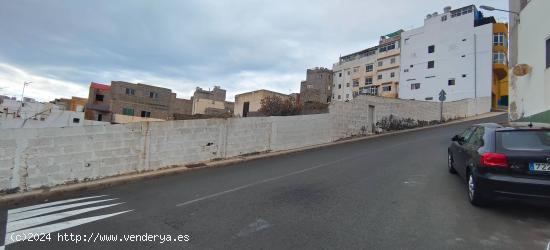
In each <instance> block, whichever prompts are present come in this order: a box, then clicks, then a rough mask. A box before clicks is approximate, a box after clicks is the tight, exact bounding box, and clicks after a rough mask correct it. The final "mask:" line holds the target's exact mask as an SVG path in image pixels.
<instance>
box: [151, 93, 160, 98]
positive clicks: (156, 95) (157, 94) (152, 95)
mask: <svg viewBox="0 0 550 250" xmlns="http://www.w3.org/2000/svg"><path fill="white" fill-rule="evenodd" d="M149 97H150V98H153V99H158V98H159V93H156V92H149Z"/></svg>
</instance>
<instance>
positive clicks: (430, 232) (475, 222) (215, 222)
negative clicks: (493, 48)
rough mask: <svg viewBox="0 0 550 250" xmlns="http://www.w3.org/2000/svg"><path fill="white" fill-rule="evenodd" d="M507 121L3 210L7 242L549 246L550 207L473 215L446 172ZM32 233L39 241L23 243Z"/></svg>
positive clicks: (526, 205)
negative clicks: (480, 136) (466, 143)
mask: <svg viewBox="0 0 550 250" xmlns="http://www.w3.org/2000/svg"><path fill="white" fill-rule="evenodd" d="M504 119H505V117H503V116H500V117H495V118H487V119H484V120H480V121H471V122H465V123H460V124H454V125H449V126H443V127H438V128H430V129H427V130H420V131H414V132H408V133H404V134H399V135H389V136H383V137H378V138H373V139H369V140H364V141H358V142H352V143H346V144H341V145H335V146H329V147H324V148H320V149H315V150H310V151H305V152H299V153H294V154H289V155H284V156H279V157H274V158H267V159H259V160H254V161H250V162H244V163H240V164H237V165H234V166H228V167H223V168H210V169H198V170H195V171H190V172H186V173H184V174H181V175H175V176H169V177H162V178H158V179H153V180H148V181H142V182H138V183H132V184H127V185H121V186H116V187H112V188H108V189H104V190H100V191H94V192H85V193H81V194H79V195H76V196H75V195H73V196H70V197H57V198H56V199H52V200H49V201H36V202H35V203H31V204H21V205H19V206H16V207H11V208H2V209H1V210H0V213H1V215H0V223H1V224H0V225H2V227H0V228H1V229H0V245H6V249H76V248H81V249H95V248H101V249H174V248H177V249H182V248H190V249H191V248H192V249H227V248H230V249H250V248H253V249H260V248H263V249H266V248H270V249H272V248H275V249H281V248H291V249H336V248H337V249H358V248H361V249H541V250H542V249H546V246H547V244H548V241H549V240H550V213H549V211H550V210H549V208H550V206H549V205H548V204H545V203H536V202H518V201H512V200H503V201H499V202H497V203H495V204H494V205H493V206H491V207H488V208H477V207H473V206H471V205H470V204H469V202H468V200H467V198H466V190H465V184H464V183H463V182H462V181H461V180H460V179H459V178H458V177H457V176H456V175H451V174H449V173H448V172H447V168H446V150H447V146H448V145H449V143H450V138H451V137H452V136H453V135H454V134H456V133H458V132H460V131H461V130H463V129H464V128H465V127H466V126H467V125H470V124H473V123H478V122H488V121H500V120H504ZM6 232H8V233H6ZM71 234H72V235H71ZM3 235H6V237H5V239H4V241H3V242H2V239H1V238H4V237H2V236H3ZM29 236H33V237H32V239H33V240H34V241H33V242H29V241H23V242H21V241H20V240H21V239H24V237H29ZM18 237H19V238H18ZM114 237H116V238H114ZM168 237H170V238H168ZM107 239H109V240H111V241H108V242H107V241H106V240H107ZM77 241H78V242H77ZM0 249H1V248H0Z"/></svg>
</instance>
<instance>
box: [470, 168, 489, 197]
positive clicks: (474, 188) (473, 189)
mask: <svg viewBox="0 0 550 250" xmlns="http://www.w3.org/2000/svg"><path fill="white" fill-rule="evenodd" d="M466 183H467V185H468V199H469V200H470V203H472V205H474V206H485V205H487V204H488V203H489V199H487V197H485V196H483V195H482V194H481V192H480V191H481V190H480V189H479V187H478V185H477V180H476V178H475V177H474V175H473V174H472V172H471V171H468V180H467V182H466Z"/></svg>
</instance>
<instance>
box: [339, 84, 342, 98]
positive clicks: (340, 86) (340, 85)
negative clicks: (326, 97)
mask: <svg viewBox="0 0 550 250" xmlns="http://www.w3.org/2000/svg"><path fill="white" fill-rule="evenodd" d="M341 88H342V84H338V89H341ZM338 99H339V98H338Z"/></svg>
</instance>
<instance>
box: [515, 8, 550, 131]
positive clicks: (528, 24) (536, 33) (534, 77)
mask: <svg viewBox="0 0 550 250" xmlns="http://www.w3.org/2000/svg"><path fill="white" fill-rule="evenodd" d="M548 10H550V1H547V0H532V1H530V2H529V3H528V4H527V6H526V7H525V8H524V9H523V10H522V11H521V13H520V20H521V22H520V23H518V24H517V26H518V44H517V45H518V51H517V54H518V57H517V63H518V64H528V65H529V66H531V67H532V70H531V72H530V74H527V75H525V76H514V75H513V74H512V72H510V73H511V76H510V78H511V81H510V106H509V108H510V118H511V119H512V120H516V119H520V118H523V117H528V116H531V115H534V114H537V113H540V112H543V111H547V110H550V69H548V68H546V61H545V60H546V59H545V55H546V53H548V51H546V48H545V42H546V40H547V39H549V38H550V18H548ZM511 66H515V65H511Z"/></svg>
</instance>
